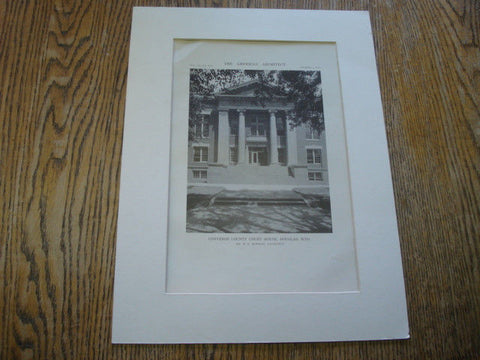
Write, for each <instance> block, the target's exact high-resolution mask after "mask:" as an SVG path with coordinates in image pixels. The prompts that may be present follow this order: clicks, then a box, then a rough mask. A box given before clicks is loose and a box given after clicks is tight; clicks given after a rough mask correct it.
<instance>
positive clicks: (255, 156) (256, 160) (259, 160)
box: [248, 147, 265, 165]
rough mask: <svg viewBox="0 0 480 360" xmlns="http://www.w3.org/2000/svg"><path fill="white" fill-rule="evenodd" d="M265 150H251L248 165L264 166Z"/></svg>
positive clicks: (255, 148)
mask: <svg viewBox="0 0 480 360" xmlns="http://www.w3.org/2000/svg"><path fill="white" fill-rule="evenodd" d="M264 158H265V149H262V148H257V147H254V148H250V149H249V151H248V163H249V164H251V165H264V164H263V163H264Z"/></svg>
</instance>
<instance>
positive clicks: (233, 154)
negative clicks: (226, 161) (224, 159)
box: [230, 147, 238, 164]
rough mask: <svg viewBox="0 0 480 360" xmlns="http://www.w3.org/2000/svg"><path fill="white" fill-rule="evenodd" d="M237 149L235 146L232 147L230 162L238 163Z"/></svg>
mask: <svg viewBox="0 0 480 360" xmlns="http://www.w3.org/2000/svg"><path fill="white" fill-rule="evenodd" d="M237 159H238V158H237V149H236V148H234V147H231V148H230V164H236V163H237V161H238V160H237Z"/></svg>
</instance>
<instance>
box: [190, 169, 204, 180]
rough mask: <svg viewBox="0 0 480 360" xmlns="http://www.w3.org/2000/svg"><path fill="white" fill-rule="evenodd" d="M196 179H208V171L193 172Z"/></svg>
mask: <svg viewBox="0 0 480 360" xmlns="http://www.w3.org/2000/svg"><path fill="white" fill-rule="evenodd" d="M193 178H194V179H203V180H205V179H207V170H193Z"/></svg>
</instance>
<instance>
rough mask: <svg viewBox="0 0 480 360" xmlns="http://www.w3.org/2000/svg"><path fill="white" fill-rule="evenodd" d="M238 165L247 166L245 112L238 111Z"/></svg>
mask: <svg viewBox="0 0 480 360" xmlns="http://www.w3.org/2000/svg"><path fill="white" fill-rule="evenodd" d="M238 163H239V164H245V110H238Z"/></svg>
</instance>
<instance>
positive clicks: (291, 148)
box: [285, 121, 298, 166]
mask: <svg viewBox="0 0 480 360" xmlns="http://www.w3.org/2000/svg"><path fill="white" fill-rule="evenodd" d="M285 127H286V128H287V129H286V130H287V164H288V166H292V165H297V162H298V160H297V128H293V129H290V124H289V123H288V121H287V122H286V124H285Z"/></svg>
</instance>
